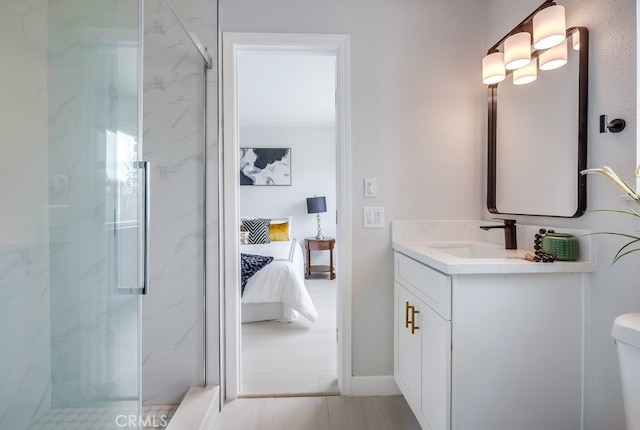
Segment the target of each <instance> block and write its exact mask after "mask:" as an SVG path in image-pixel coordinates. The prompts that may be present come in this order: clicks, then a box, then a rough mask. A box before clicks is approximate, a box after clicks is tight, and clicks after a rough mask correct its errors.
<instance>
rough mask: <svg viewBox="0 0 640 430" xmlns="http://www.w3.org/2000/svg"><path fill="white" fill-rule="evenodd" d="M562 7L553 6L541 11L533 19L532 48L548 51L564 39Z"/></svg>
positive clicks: (564, 28) (564, 23) (564, 27)
mask: <svg viewBox="0 0 640 430" xmlns="http://www.w3.org/2000/svg"><path fill="white" fill-rule="evenodd" d="M566 28H567V26H566V20H565V16H564V6H562V5H554V6H549V7H547V8H544V9H542V10H541V11H540V12H538V13H537V14H536V15H535V16H534V17H533V46H534V48H536V49H549V48H551V47H553V46H556V45H557V44H559V43H560V42H562V41H563V40H564V39H565V38H566Z"/></svg>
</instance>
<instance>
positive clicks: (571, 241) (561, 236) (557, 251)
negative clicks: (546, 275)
mask: <svg viewBox="0 0 640 430" xmlns="http://www.w3.org/2000/svg"><path fill="white" fill-rule="evenodd" d="M579 250H580V246H579V244H578V238H577V237H575V236H574V235H572V234H568V233H547V234H545V235H544V236H543V238H542V251H543V252H544V253H546V254H550V255H553V256H554V257H555V258H556V260H559V261H576V260H577V259H578V258H579V256H580V251H579Z"/></svg>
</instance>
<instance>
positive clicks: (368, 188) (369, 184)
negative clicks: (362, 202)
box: [364, 178, 378, 198]
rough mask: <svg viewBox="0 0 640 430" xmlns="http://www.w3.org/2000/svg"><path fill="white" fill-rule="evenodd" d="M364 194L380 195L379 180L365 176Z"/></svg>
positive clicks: (369, 195)
mask: <svg viewBox="0 0 640 430" xmlns="http://www.w3.org/2000/svg"><path fill="white" fill-rule="evenodd" d="M364 196H365V197H366V198H373V197H377V196H378V181H377V179H376V178H364Z"/></svg>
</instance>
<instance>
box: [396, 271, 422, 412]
mask: <svg viewBox="0 0 640 430" xmlns="http://www.w3.org/2000/svg"><path fill="white" fill-rule="evenodd" d="M394 290H395V294H394V296H395V312H394V313H395V324H394V326H395V327H394V330H395V345H394V346H395V348H394V354H395V360H394V363H395V365H394V367H395V369H394V376H395V380H396V383H397V384H398V387H399V388H400V391H402V394H404V397H405V399H406V400H407V403H408V404H409V406H411V409H412V410H413V412H414V414H416V416H417V415H418V414H419V413H420V409H421V402H422V400H421V389H422V387H421V379H422V371H421V368H422V339H421V335H422V333H421V331H420V329H416V328H415V327H420V326H421V325H422V307H423V306H422V305H421V303H420V302H419V301H418V299H417V298H416V297H415V296H414V295H413V294H411V293H410V292H409V291H407V290H406V289H405V288H404V287H402V285H400V284H398V283H397V282H396V283H395V288H394ZM412 327H413V330H412ZM412 331H413V333H412ZM417 418H418V420H419V421H420V417H417Z"/></svg>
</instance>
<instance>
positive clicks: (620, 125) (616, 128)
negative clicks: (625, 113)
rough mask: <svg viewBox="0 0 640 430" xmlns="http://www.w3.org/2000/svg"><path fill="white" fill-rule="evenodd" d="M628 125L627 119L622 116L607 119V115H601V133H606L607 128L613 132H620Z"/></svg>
mask: <svg viewBox="0 0 640 430" xmlns="http://www.w3.org/2000/svg"><path fill="white" fill-rule="evenodd" d="M626 125H627V123H626V121H625V120H623V119H620V118H616V119H613V120H611V122H608V121H607V116H606V115H600V133H606V132H607V130H608V131H610V132H611V133H620V132H621V131H622V130H624V128H625V126H626Z"/></svg>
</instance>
